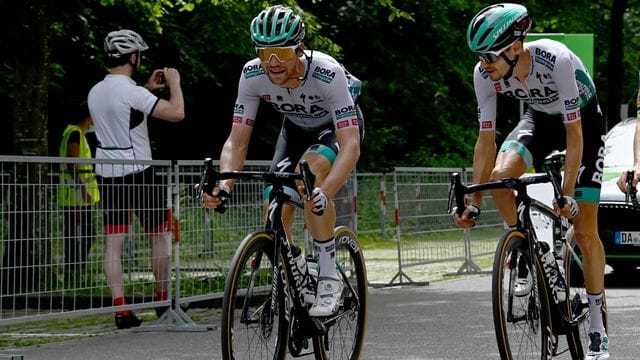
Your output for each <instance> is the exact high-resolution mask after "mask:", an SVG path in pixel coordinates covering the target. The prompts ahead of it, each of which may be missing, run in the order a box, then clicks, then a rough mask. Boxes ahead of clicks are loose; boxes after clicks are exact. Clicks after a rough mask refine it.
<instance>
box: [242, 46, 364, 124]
mask: <svg viewBox="0 0 640 360" xmlns="http://www.w3.org/2000/svg"><path fill="white" fill-rule="evenodd" d="M305 55H306V56H307V57H310V56H311V62H309V61H304V66H305V74H306V80H303V81H302V82H301V84H300V86H298V87H297V88H295V89H287V88H283V87H280V86H278V85H275V84H274V83H272V82H271V80H269V77H268V76H267V73H266V71H265V70H264V68H263V67H262V64H261V62H260V59H259V58H255V59H253V60H251V61H249V62H247V63H246V64H245V65H244V68H243V69H242V75H241V76H240V81H239V83H238V98H237V99H236V103H235V108H234V112H233V113H234V116H233V123H234V124H241V125H244V126H254V124H255V119H256V114H257V112H258V106H259V104H260V99H263V100H264V101H266V102H267V103H269V104H270V105H271V106H272V107H273V108H274V109H275V110H276V111H278V112H280V113H281V114H283V115H284V116H285V117H286V118H287V119H289V120H290V121H291V122H293V123H294V124H295V125H296V126H298V127H300V128H302V129H307V130H314V129H318V128H322V127H326V126H329V125H331V123H333V126H334V128H335V130H336V131H340V130H343V129H346V128H352V127H358V118H357V111H356V107H355V105H354V102H355V100H357V96H358V94H359V93H360V80H358V79H357V78H355V77H354V76H353V75H351V74H348V73H346V72H345V70H344V68H343V67H342V65H341V64H340V63H338V62H337V61H336V60H335V59H334V58H333V57H331V56H329V55H327V54H323V53H321V52H319V51H305Z"/></svg>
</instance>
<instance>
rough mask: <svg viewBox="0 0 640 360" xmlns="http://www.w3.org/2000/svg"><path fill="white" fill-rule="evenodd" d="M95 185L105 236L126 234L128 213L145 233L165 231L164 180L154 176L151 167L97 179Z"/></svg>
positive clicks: (166, 222)
mask: <svg viewBox="0 0 640 360" xmlns="http://www.w3.org/2000/svg"><path fill="white" fill-rule="evenodd" d="M98 182H99V184H100V193H101V198H102V209H103V211H104V229H105V233H107V234H119V233H126V232H128V230H129V229H128V227H129V225H130V224H131V215H132V213H133V214H135V215H136V216H137V217H138V219H139V220H140V223H141V224H142V226H143V227H144V230H145V232H146V233H148V234H153V233H161V232H165V231H168V229H169V227H168V226H169V224H168V221H167V219H168V216H167V213H168V209H167V201H166V199H167V196H166V193H167V191H168V190H167V177H166V176H161V175H159V174H157V173H156V170H155V169H154V168H153V166H151V167H148V168H147V169H145V170H144V171H141V172H138V173H135V174H129V175H125V176H116V177H102V176H98Z"/></svg>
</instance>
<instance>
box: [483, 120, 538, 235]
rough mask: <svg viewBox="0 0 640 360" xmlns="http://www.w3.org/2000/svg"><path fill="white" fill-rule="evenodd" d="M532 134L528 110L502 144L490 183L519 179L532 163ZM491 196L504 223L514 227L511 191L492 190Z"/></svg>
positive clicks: (513, 205) (513, 204) (532, 127)
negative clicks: (510, 178) (508, 178)
mask: <svg viewBox="0 0 640 360" xmlns="http://www.w3.org/2000/svg"><path fill="white" fill-rule="evenodd" d="M534 134H535V127H534V122H533V111H532V110H531V109H529V110H527V112H525V114H524V116H523V117H522V119H521V120H520V122H519V123H518V125H517V126H516V127H515V128H514V129H513V130H512V131H511V132H510V133H509V135H508V136H507V138H506V139H505V140H504V142H503V143H502V146H501V147H500V150H499V151H498V154H497V156H496V162H495V165H494V167H493V170H492V171H491V175H490V178H489V180H490V181H495V180H500V179H503V178H507V177H519V176H520V175H522V174H524V172H525V171H527V169H528V168H529V167H531V165H532V163H533V162H532V153H531V151H530V150H529V148H530V147H531V146H532V145H533V141H534ZM491 194H492V195H493V198H494V201H495V203H496V207H497V208H498V210H499V211H500V214H501V215H502V218H503V219H504V221H505V222H506V223H507V225H508V226H510V227H513V226H515V225H516V202H515V197H514V195H513V191H511V190H508V189H505V190H494V191H492V192H491Z"/></svg>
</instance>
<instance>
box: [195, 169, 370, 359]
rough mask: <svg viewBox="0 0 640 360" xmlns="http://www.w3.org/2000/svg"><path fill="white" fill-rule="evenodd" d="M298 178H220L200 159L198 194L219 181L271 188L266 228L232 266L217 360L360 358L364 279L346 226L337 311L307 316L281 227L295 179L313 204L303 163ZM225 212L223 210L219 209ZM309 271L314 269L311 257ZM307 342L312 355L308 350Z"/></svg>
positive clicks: (341, 231) (340, 241)
mask: <svg viewBox="0 0 640 360" xmlns="http://www.w3.org/2000/svg"><path fill="white" fill-rule="evenodd" d="M300 169H301V171H300V173H286V172H255V171H233V172H217V171H215V170H214V169H213V165H212V161H211V160H210V159H207V160H206V161H205V171H204V173H203V176H202V180H201V185H200V187H199V188H200V189H202V191H206V192H208V193H210V192H211V190H212V189H213V187H214V186H215V184H216V183H217V182H218V181H219V180H223V179H245V180H257V181H263V182H265V183H266V184H270V185H272V189H271V192H270V195H269V206H268V210H267V212H268V214H267V217H266V221H265V225H264V228H263V229H261V230H259V231H256V232H254V233H251V234H249V235H247V236H246V237H245V238H244V240H243V241H242V242H241V243H240V245H239V246H238V249H237V250H236V253H235V255H234V257H233V260H232V261H231V264H230V267H229V274H228V276H227V279H226V284H225V290H224V298H223V301H222V315H221V317H222V325H221V335H222V357H223V359H225V360H234V359H235V360H250V359H285V358H290V357H293V358H297V357H302V356H308V355H314V356H315V359H317V360H328V359H331V360H336V359H344V360H347V359H349V360H356V359H360V357H361V354H362V351H363V345H364V336H365V327H366V312H367V274H366V268H365V262H364V257H363V254H362V249H361V247H360V244H359V242H358V239H357V237H356V235H355V233H354V232H353V231H352V230H350V229H349V228H347V227H344V226H339V227H337V228H336V229H335V239H336V266H337V269H338V274H339V275H340V276H341V279H342V282H343V284H344V289H343V291H342V295H341V299H340V301H339V308H338V311H337V312H336V313H335V314H334V315H332V316H328V317H322V318H315V317H311V316H309V308H310V306H311V304H308V303H307V302H306V301H305V300H304V295H303V293H302V291H303V284H304V283H305V281H304V279H303V278H302V275H301V274H300V272H299V271H297V269H295V261H294V255H293V254H292V248H293V247H292V245H291V242H290V241H289V239H288V238H287V234H286V232H285V230H284V225H283V223H282V208H283V206H284V205H285V204H292V205H294V206H296V207H298V208H303V207H304V206H303V203H302V202H301V201H296V200H294V199H292V197H291V196H289V195H288V194H286V193H285V192H284V184H286V183H287V182H290V181H291V180H300V181H302V182H303V183H304V185H305V195H306V196H307V199H309V198H310V192H311V191H312V190H313V187H314V186H313V184H314V182H315V176H314V175H313V174H312V173H311V171H310V170H309V165H308V164H307V163H306V162H304V161H302V162H301V163H300ZM218 210H221V211H222V212H224V208H222V209H218ZM307 262H308V264H309V267H312V266H313V265H314V263H315V264H317V263H316V259H315V258H314V257H311V256H308V257H307ZM310 342H311V343H312V345H313V346H312V347H313V350H311V349H309V343H310Z"/></svg>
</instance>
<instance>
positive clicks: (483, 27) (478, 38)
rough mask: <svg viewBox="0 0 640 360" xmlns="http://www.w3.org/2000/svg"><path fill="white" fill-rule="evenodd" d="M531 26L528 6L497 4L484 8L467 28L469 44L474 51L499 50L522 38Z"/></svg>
mask: <svg viewBox="0 0 640 360" xmlns="http://www.w3.org/2000/svg"><path fill="white" fill-rule="evenodd" d="M530 28H531V18H529V14H528V13H527V8H525V7H524V6H522V5H519V4H509V3H504V4H495V5H491V6H488V7H486V8H484V9H482V10H481V11H480V12H479V13H477V14H476V16H474V17H473V19H472V20H471V23H469V27H468V28H467V44H468V45H469V49H470V50H471V51H473V52H474V53H486V52H499V51H502V50H504V49H505V48H507V47H508V46H509V45H511V44H513V43H514V42H515V41H516V40H522V39H524V38H525V36H526V35H527V32H528V31H529V29H530Z"/></svg>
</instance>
